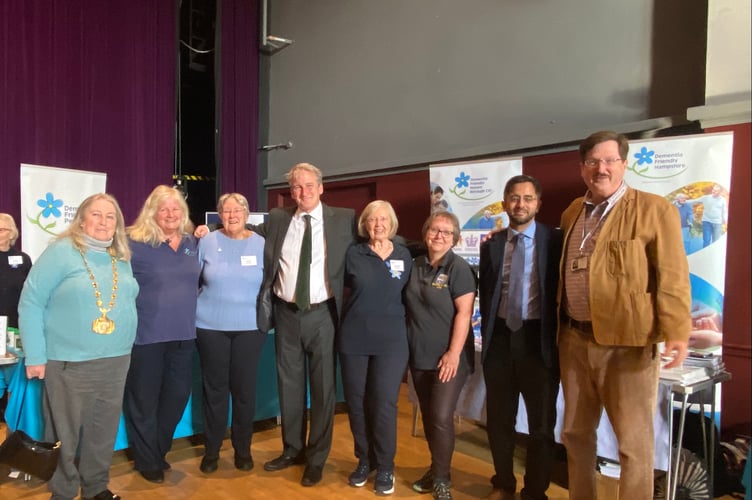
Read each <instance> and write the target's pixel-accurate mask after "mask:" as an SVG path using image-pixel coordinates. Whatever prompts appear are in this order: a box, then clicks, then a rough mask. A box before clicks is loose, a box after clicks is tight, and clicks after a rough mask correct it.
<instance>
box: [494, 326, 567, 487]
mask: <svg viewBox="0 0 752 500" xmlns="http://www.w3.org/2000/svg"><path fill="white" fill-rule="evenodd" d="M533 324H534V325H536V326H535V327H533V328H530V327H523V328H522V329H520V330H518V331H516V332H511V331H509V329H507V328H506V325H505V324H504V321H503V320H497V322H496V326H495V328H494V332H493V335H492V337H491V342H490V344H489V346H488V351H487V353H486V357H485V360H484V362H483V375H484V377H485V381H486V416H487V421H486V430H487V432H488V443H489V446H490V448H491V455H492V456H493V461H494V468H495V471H496V475H494V477H493V478H492V479H491V483H492V484H493V486H494V488H499V489H502V490H505V491H509V492H514V491H515V490H516V487H517V482H516V479H515V477H514V472H513V462H514V446H515V438H516V433H515V430H514V426H515V422H516V420H517V410H518V406H519V396H520V394H522V398H523V400H524V401H525V409H526V410H527V420H528V429H529V433H530V434H529V436H528V440H527V460H526V464H525V484H524V487H523V489H522V494H523V498H530V499H545V498H547V497H546V490H547V489H548V485H549V483H550V480H551V466H552V463H553V454H554V426H555V424H556V396H557V394H558V391H559V376H558V372H557V371H556V370H555V369H552V368H549V367H547V366H546V365H545V364H544V363H543V360H542V358H541V355H540V348H539V347H537V345H538V343H539V340H538V339H540V330H539V328H540V327H539V324H537V322H534V323H533Z"/></svg>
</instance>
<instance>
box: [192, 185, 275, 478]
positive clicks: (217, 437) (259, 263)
mask: <svg viewBox="0 0 752 500" xmlns="http://www.w3.org/2000/svg"><path fill="white" fill-rule="evenodd" d="M248 211H249V209H248V201H247V200H246V198H245V197H244V196H243V195H241V194H238V193H229V194H224V195H222V196H221V197H220V198H219V202H218V203H217V212H219V215H220V217H221V219H222V225H223V227H222V229H220V230H219V231H214V232H212V233H210V234H209V235H207V236H205V237H204V238H203V239H202V240H201V241H200V242H199V247H198V255H199V262H200V264H201V281H200V290H199V296H198V306H197V308H196V327H197V328H196V342H197V345H198V352H199V357H200V359H201V372H202V378H203V410H204V434H205V437H206V445H205V446H206V449H205V451H204V458H203V459H202V460H201V465H200V467H199V468H200V469H201V471H202V472H204V473H206V474H209V473H211V472H214V471H215V470H217V464H218V460H219V449H220V447H221V445H222V439H223V438H224V435H225V430H226V429H227V418H228V413H229V396H230V395H232V426H231V430H232V434H231V438H232V447H233V448H234V450H235V456H234V462H235V467H236V468H237V469H239V470H243V471H249V470H251V469H252V468H253V459H252V458H251V438H252V436H253V416H254V413H255V411H256V370H257V367H258V360H259V357H260V355H261V349H262V348H263V347H264V341H265V340H266V335H264V334H262V333H260V332H259V330H258V328H257V326H256V296H257V295H258V291H259V288H260V286H261V279H262V277H263V274H264V238H262V237H261V236H259V235H258V234H256V233H253V232H252V231H250V230H249V229H246V227H245V222H246V219H247V218H248Z"/></svg>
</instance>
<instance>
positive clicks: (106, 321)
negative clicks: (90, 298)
mask: <svg viewBox="0 0 752 500" xmlns="http://www.w3.org/2000/svg"><path fill="white" fill-rule="evenodd" d="M78 251H79V252H80V253H81V258H82V259H84V266H86V272H88V273H89V279H90V280H91V286H92V287H94V297H96V299H97V308H98V309H99V312H101V313H102V315H101V316H100V317H98V318H97V319H95V320H94V321H92V323H91V331H93V332H94V333H98V334H100V335H109V334H111V333H112V332H114V331H115V322H114V321H113V320H111V319H110V318H108V317H107V313H108V312H110V311H112V308H113V307H115V299H116V298H117V288H118V272H117V259H115V255H114V254H113V252H112V249H109V250H108V252H109V254H110V258H111V259H112V295H110V303H109V304H107V306H108V307H106V308H105V307H102V305H103V304H102V294H101V293H100V292H99V285H97V281H96V279H95V278H94V273H92V272H91V268H90V267H89V263H88V262H86V256H85V255H84V251H83V250H82V249H80V248H79V249H78Z"/></svg>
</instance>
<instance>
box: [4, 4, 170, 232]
mask: <svg viewBox="0 0 752 500" xmlns="http://www.w3.org/2000/svg"><path fill="white" fill-rule="evenodd" d="M177 12H178V7H177V0H130V1H128V2H111V1H102V0H2V1H1V2H0V179H1V180H0V212H9V213H11V214H12V215H13V216H14V217H15V218H16V221H17V222H18V221H19V220H20V218H19V215H20V214H19V212H20V195H19V164H20V163H33V164H39V165H48V166H54V167H65V168H73V169H79V170H91V171H97V172H106V173H107V190H108V191H109V192H110V193H111V194H113V195H114V196H115V197H116V198H117V200H118V201H119V202H120V204H121V207H122V209H123V212H124V214H125V219H126V222H128V223H130V222H132V221H133V220H134V219H135V217H136V215H137V213H138V210H139V209H140V207H141V205H142V204H143V202H144V200H145V198H146V196H147V195H148V194H149V192H150V191H151V190H152V189H153V187H154V186H155V185H157V184H170V183H172V172H173V161H174V159H173V158H174V144H175V139H174V134H175V72H176V64H177V27H176V26H177V25H176V23H177Z"/></svg>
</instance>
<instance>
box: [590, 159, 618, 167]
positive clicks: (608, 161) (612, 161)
mask: <svg viewBox="0 0 752 500" xmlns="http://www.w3.org/2000/svg"><path fill="white" fill-rule="evenodd" d="M624 161H626V160H625V159H624V158H588V159H587V160H583V161H582V165H583V166H584V167H587V168H597V167H599V166H600V165H601V163H603V164H604V165H605V166H607V167H611V166H613V165H616V164H617V163H620V162H621V163H623V162H624Z"/></svg>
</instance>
